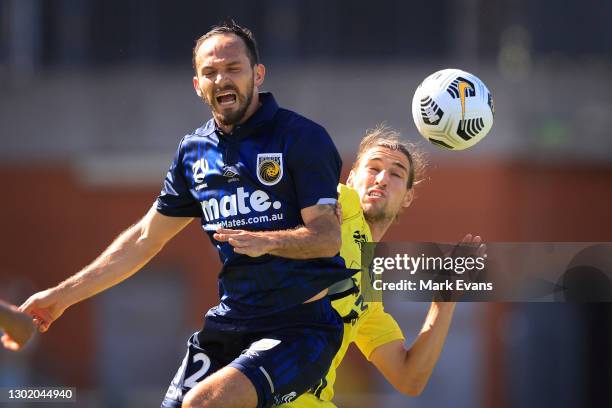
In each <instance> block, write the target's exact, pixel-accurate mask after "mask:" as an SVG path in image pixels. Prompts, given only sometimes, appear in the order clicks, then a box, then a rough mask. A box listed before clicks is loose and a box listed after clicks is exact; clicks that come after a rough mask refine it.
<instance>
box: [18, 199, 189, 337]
mask: <svg viewBox="0 0 612 408" xmlns="http://www.w3.org/2000/svg"><path fill="white" fill-rule="evenodd" d="M192 219H193V218H181V217H168V216H165V215H162V214H160V213H159V212H158V211H157V209H156V206H155V205H153V207H152V208H151V209H150V210H149V212H148V213H147V214H146V215H145V216H144V217H143V218H142V219H141V220H140V221H139V222H138V223H136V224H134V225H133V226H131V227H130V228H128V229H127V230H126V231H124V232H123V233H122V234H120V235H119V236H118V237H117V238H116V239H115V241H114V242H113V243H112V244H111V245H110V246H109V247H108V248H106V250H105V251H104V252H103V253H102V254H101V255H100V256H99V257H98V258H97V259H96V260H95V261H93V262H92V263H91V264H90V265H88V266H86V267H85V268H83V270H81V271H80V272H79V273H77V274H76V275H73V276H71V277H70V278H68V279H66V280H65V281H64V282H62V283H60V284H59V285H57V286H55V287H53V288H50V289H47V290H45V291H42V292H38V293H36V294H34V295H32V296H31V297H30V298H29V299H28V300H26V302H25V303H24V304H23V305H21V307H20V310H22V311H24V312H26V313H28V314H30V315H31V316H33V317H34V321H35V322H37V324H38V326H39V330H40V331H41V332H44V331H47V330H48V328H49V326H50V325H51V323H53V321H55V320H56V319H57V318H58V317H60V316H61V315H62V313H64V311H65V310H66V309H67V308H68V307H70V306H72V305H74V304H75V303H78V302H80V301H82V300H85V299H87V298H89V297H91V296H93V295H95V294H97V293H99V292H102V291H103V290H105V289H108V288H110V287H112V286H114V285H116V284H118V283H119V282H121V281H123V280H125V279H127V278H129V277H130V276H131V275H133V274H134V273H136V272H137V271H138V270H139V269H140V268H142V267H143V266H144V265H145V264H146V263H147V262H149V260H151V258H153V257H154V256H155V255H156V254H157V253H158V252H159V251H160V250H161V249H162V248H163V247H164V245H165V244H166V243H167V242H168V241H169V240H170V239H171V238H172V237H174V236H175V235H176V234H177V233H178V232H179V231H181V230H182V229H183V228H185V227H186V226H187V224H189V222H191V220H192Z"/></svg>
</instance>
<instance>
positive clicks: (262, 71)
mask: <svg viewBox="0 0 612 408" xmlns="http://www.w3.org/2000/svg"><path fill="white" fill-rule="evenodd" d="M253 71H255V72H254V76H255V86H256V87H260V86H262V85H263V82H264V78H265V77H266V67H265V66H264V65H263V64H255V66H254V67H253Z"/></svg>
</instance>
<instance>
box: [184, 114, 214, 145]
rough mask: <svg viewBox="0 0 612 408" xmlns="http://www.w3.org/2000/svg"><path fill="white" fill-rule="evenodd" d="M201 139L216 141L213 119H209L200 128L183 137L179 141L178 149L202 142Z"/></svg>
mask: <svg viewBox="0 0 612 408" xmlns="http://www.w3.org/2000/svg"><path fill="white" fill-rule="evenodd" d="M202 139H209V140H211V141H215V140H218V138H217V136H216V134H215V124H214V121H213V119H210V120H209V121H208V122H206V123H204V124H203V125H202V126H200V127H198V128H196V129H194V130H193V131H191V132H190V133H187V134H186V135H184V136H183V137H182V138H181V140H180V141H179V149H185V148H187V147H189V145H190V144H193V143H199V142H200V141H202Z"/></svg>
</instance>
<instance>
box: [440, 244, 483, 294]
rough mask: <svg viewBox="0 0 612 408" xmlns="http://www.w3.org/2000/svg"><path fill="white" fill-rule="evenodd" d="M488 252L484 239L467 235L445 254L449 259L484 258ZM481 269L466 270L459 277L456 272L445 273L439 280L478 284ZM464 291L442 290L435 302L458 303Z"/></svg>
mask: <svg viewBox="0 0 612 408" xmlns="http://www.w3.org/2000/svg"><path fill="white" fill-rule="evenodd" d="M486 251H487V246H486V244H485V243H484V242H482V238H481V237H480V236H479V235H476V236H472V234H467V235H466V236H465V237H463V239H462V240H461V242H459V243H458V244H457V245H455V246H454V247H453V248H452V250H450V251H449V252H448V253H447V254H445V256H446V257H448V258H479V257H483V256H484V255H485V253H486ZM480 272H481V271H480V270H479V269H476V268H474V269H471V270H466V271H465V273H464V274H462V275H457V274H456V273H455V272H454V271H451V272H445V273H441V274H439V275H438V279H440V280H441V281H448V280H450V281H453V282H454V281H455V280H456V279H459V278H460V279H461V280H463V281H464V282H469V283H471V282H476V281H477V280H478V276H479V274H480ZM461 295H463V291H461V290H457V289H455V290H441V291H437V292H436V293H435V294H434V302H456V301H457V300H458V299H459V298H460V297H461Z"/></svg>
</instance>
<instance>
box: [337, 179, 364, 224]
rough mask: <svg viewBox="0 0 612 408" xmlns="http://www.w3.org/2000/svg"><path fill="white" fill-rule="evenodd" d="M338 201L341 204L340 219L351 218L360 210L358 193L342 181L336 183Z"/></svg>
mask: <svg viewBox="0 0 612 408" xmlns="http://www.w3.org/2000/svg"><path fill="white" fill-rule="evenodd" d="M338 201H340V205H341V206H342V220H347V219H349V218H352V217H354V216H356V215H358V214H359V213H360V212H361V203H360V201H359V194H358V193H357V191H355V190H354V189H353V188H351V187H349V186H347V185H345V184H342V183H340V184H338Z"/></svg>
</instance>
